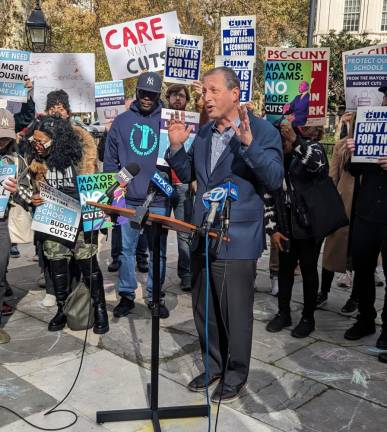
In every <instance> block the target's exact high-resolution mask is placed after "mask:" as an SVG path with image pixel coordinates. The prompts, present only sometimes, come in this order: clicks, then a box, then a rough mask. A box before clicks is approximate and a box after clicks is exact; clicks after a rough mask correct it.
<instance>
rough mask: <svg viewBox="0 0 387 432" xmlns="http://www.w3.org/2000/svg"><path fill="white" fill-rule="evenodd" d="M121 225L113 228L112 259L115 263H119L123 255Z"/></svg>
mask: <svg viewBox="0 0 387 432" xmlns="http://www.w3.org/2000/svg"><path fill="white" fill-rule="evenodd" d="M121 248H122V241H121V225H115V226H113V228H112V251H111V257H112V260H113V261H118V260H119V258H120V254H121Z"/></svg>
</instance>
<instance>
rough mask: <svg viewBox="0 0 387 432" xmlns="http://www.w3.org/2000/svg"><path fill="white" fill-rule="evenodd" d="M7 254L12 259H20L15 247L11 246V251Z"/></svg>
mask: <svg viewBox="0 0 387 432" xmlns="http://www.w3.org/2000/svg"><path fill="white" fill-rule="evenodd" d="M9 254H10V255H11V257H12V258H19V257H20V252H19V249H18V248H17V245H12V246H11V249H10V250H9Z"/></svg>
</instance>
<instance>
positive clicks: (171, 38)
mask: <svg viewBox="0 0 387 432" xmlns="http://www.w3.org/2000/svg"><path fill="white" fill-rule="evenodd" d="M202 51H203V37H202V36H192V35H186V34H171V35H168V36H167V50H166V56H165V69H164V81H166V82H170V83H175V84H180V83H181V84H192V83H193V82H194V81H197V80H198V79H199V76H200V66H201V60H202Z"/></svg>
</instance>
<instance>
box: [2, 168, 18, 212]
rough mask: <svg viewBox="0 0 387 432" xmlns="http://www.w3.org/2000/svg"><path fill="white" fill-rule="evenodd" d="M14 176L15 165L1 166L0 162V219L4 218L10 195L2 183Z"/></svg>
mask: <svg viewBox="0 0 387 432" xmlns="http://www.w3.org/2000/svg"><path fill="white" fill-rule="evenodd" d="M15 175H16V165H11V164H10V165H2V163H1V162H0V218H3V217H4V213H5V211H6V209H7V206H8V201H9V195H10V193H9V192H8V191H7V190H5V189H4V186H3V182H4V181H5V179H7V178H9V177H15Z"/></svg>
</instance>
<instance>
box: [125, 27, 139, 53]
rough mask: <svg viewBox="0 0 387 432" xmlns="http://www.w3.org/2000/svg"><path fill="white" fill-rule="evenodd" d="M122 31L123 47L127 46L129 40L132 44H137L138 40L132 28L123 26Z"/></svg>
mask: <svg viewBox="0 0 387 432" xmlns="http://www.w3.org/2000/svg"><path fill="white" fill-rule="evenodd" d="M122 33H123V38H124V47H125V48H127V46H128V45H129V41H130V40H131V41H132V42H133V44H134V45H137V44H138V40H137V38H136V36H135V35H134V33H133V32H132V30H130V28H129V27H124V28H123V32H122Z"/></svg>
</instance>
